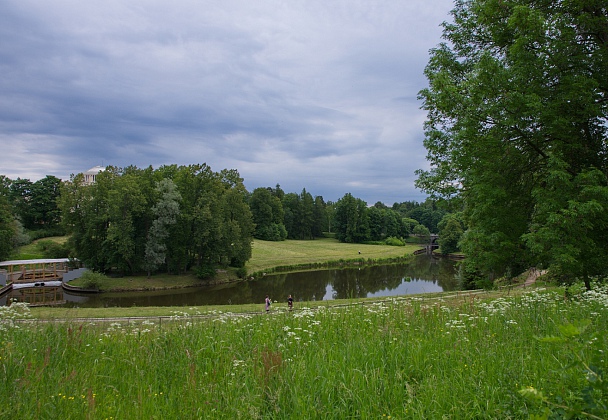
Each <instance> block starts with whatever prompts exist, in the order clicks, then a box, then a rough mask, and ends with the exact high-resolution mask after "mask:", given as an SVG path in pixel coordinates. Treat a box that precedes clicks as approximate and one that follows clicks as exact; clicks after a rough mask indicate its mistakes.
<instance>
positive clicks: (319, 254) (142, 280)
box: [71, 238, 419, 291]
mask: <svg viewBox="0 0 608 420" xmlns="http://www.w3.org/2000/svg"><path fill="white" fill-rule="evenodd" d="M418 248H419V247H418V246H416V245H406V246H402V247H397V246H388V245H362V244H344V243H340V242H338V240H336V239H332V238H322V239H315V240H311V241H295V240H287V241H282V242H267V241H259V240H254V242H253V250H252V257H251V259H250V260H249V261H248V262H247V264H246V269H247V273H248V275H255V274H256V273H258V274H259V273H264V272H268V273H271V272H273V271H281V272H288V271H303V270H306V269H309V268H319V267H322V266H327V267H329V266H339V265H348V264H353V263H370V262H378V263H382V262H386V261H392V260H396V259H404V260H405V259H407V258H408V257H409V256H410V255H412V254H413V252H414V251H415V250H416V249H418ZM216 277H217V278H216V279H215V280H216V281H218V282H230V281H237V280H239V279H238V277H237V274H236V270H234V269H228V270H223V271H221V272H219V273H218V274H217V276H216ZM71 284H73V285H74V286H80V287H83V286H84V283H83V282H79V281H78V280H76V281H74V282H72V283H71ZM201 284H202V282H201V280H199V279H197V278H196V277H195V276H194V275H193V274H186V275H179V276H177V275H169V274H163V273H160V274H154V275H152V277H151V278H149V279H148V278H147V276H129V277H121V278H113V279H108V280H106V281H104V282H103V284H99V285H98V286H99V288H100V289H101V290H102V291H123V290H154V289H166V288H184V287H192V286H197V285H199V286H200V285H201Z"/></svg>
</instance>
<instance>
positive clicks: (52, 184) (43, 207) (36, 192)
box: [29, 175, 61, 229]
mask: <svg viewBox="0 0 608 420" xmlns="http://www.w3.org/2000/svg"><path fill="white" fill-rule="evenodd" d="M60 186H61V180H60V179H59V178H57V177H54V176H52V175H47V176H45V177H44V178H42V179H39V180H38V181H36V182H34V183H33V184H32V186H31V201H30V203H29V207H30V215H31V218H32V225H33V226H32V227H36V228H39V229H49V228H53V227H55V226H57V225H58V224H59V221H60V211H59V207H58V206H57V200H58V199H59V195H60V191H61V189H60Z"/></svg>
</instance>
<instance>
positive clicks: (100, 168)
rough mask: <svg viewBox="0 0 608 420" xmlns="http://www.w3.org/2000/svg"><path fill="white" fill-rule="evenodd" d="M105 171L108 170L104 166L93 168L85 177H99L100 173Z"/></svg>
mask: <svg viewBox="0 0 608 420" xmlns="http://www.w3.org/2000/svg"><path fill="white" fill-rule="evenodd" d="M105 170H106V168H105V167H103V166H93V167H92V168H91V169H89V170H88V171H86V172H84V174H85V175H97V174H98V173H100V172H103V171H105Z"/></svg>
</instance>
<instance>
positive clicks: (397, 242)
mask: <svg viewBox="0 0 608 420" xmlns="http://www.w3.org/2000/svg"><path fill="white" fill-rule="evenodd" d="M384 243H385V244H386V245H390V246H405V242H404V241H403V239H401V238H395V237H394V236H389V237H388V238H386V239H385V240H384Z"/></svg>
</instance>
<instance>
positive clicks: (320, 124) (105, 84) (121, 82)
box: [0, 0, 452, 205]
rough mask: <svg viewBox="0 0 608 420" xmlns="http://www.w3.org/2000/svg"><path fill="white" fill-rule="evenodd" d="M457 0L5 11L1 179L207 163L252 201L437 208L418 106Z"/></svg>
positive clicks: (112, 4) (1, 25)
mask: <svg viewBox="0 0 608 420" xmlns="http://www.w3.org/2000/svg"><path fill="white" fill-rule="evenodd" d="M451 8H452V1H451V0H431V1H429V0H258V1H251V0H222V1H211V0H174V1H171V2H169V1H160V0H103V1H100V0H91V1H82V0H55V1H53V2H48V1H43V0H3V1H2V2H0V75H1V77H0V145H1V146H2V147H1V155H2V156H1V158H0V174H3V175H6V176H8V177H9V178H12V179H15V178H17V177H20V178H29V179H30V180H32V181H35V180H37V179H40V178H42V177H44V176H45V175H54V176H57V177H59V178H62V179H68V178H69V175H70V174H71V173H78V172H84V171H86V170H87V169H89V168H91V167H93V166H95V165H102V166H106V165H114V166H127V165H136V166H138V167H147V166H149V165H152V166H153V167H154V168H157V167H159V166H161V165H164V164H178V165H187V164H191V163H203V162H204V163H207V164H208V165H209V166H210V167H211V169H212V170H214V171H220V170H221V169H225V168H227V169H237V170H238V171H239V173H240V174H241V176H242V177H243V178H244V179H245V185H246V187H247V188H248V189H249V190H250V191H252V190H253V189H255V188H257V187H266V186H275V185H276V184H277V183H278V184H280V185H281V187H282V188H283V190H285V191H286V192H296V193H299V192H301V191H302V188H306V190H307V191H308V192H310V193H311V194H312V195H313V196H316V195H321V196H323V198H324V199H325V200H326V201H327V200H332V201H336V200H338V199H339V198H341V197H342V196H343V195H344V194H345V193H347V192H350V193H352V194H353V195H354V196H355V197H358V198H361V199H363V200H365V201H367V202H368V204H373V203H375V202H377V201H382V202H384V203H386V204H388V205H392V204H393V203H394V202H402V201H407V200H416V201H422V200H424V198H425V197H424V195H423V194H422V193H421V192H420V191H418V190H416V189H415V188H414V179H415V175H414V171H415V170H416V169H419V168H427V167H428V165H427V163H426V161H425V155H426V151H425V149H424V147H423V145H422V140H423V128H422V125H423V122H424V119H425V113H424V112H423V111H421V110H420V105H421V104H420V103H419V102H418V101H417V99H416V96H417V93H418V91H419V90H420V89H422V88H424V87H425V86H426V79H425V78H424V75H423V74H422V72H423V69H424V66H425V65H426V63H427V61H428V51H429V49H431V48H433V47H435V46H436V45H437V44H438V43H439V42H440V41H441V38H440V36H441V28H440V24H441V22H443V21H445V20H448V19H449V11H450V9H451Z"/></svg>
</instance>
